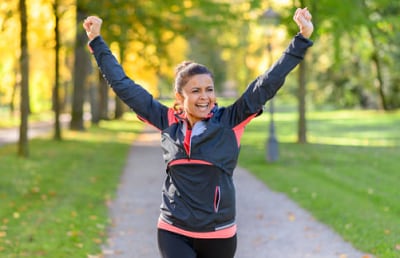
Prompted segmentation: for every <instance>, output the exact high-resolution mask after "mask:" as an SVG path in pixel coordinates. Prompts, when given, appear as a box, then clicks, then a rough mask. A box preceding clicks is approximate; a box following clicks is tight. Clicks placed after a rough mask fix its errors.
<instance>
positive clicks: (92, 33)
mask: <svg viewBox="0 0 400 258" xmlns="http://www.w3.org/2000/svg"><path fill="white" fill-rule="evenodd" d="M102 22H103V20H102V19H100V18H99V17H97V16H89V17H87V18H86V19H85V20H84V21H83V28H84V29H85V30H86V35H87V36H88V38H89V40H92V39H94V38H95V37H97V36H100V30H101V24H102Z"/></svg>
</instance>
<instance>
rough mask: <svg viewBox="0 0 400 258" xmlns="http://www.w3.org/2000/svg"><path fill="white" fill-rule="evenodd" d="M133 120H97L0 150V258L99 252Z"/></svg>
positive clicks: (132, 132)
mask: <svg viewBox="0 0 400 258" xmlns="http://www.w3.org/2000/svg"><path fill="white" fill-rule="evenodd" d="M140 128H141V123H139V122H138V121H137V120H123V121H112V122H102V123H101V124H100V126H99V127H94V128H90V129H89V130H87V131H86V132H71V131H63V136H64V141H61V142H57V141H53V140H51V139H48V138H39V139H34V140H32V141H31V142H30V157H29V158H28V159H22V158H18V157H17V155H16V153H17V150H16V146H15V145H7V146H3V147H1V148H0V257H7V258H12V257H18V258H19V257H30V258H32V257H49V258H50V257H51V258H53V257H57V258H62V257H87V256H88V255H89V254H92V255H95V254H99V253H100V245H101V244H102V243H103V242H104V240H105V234H106V230H107V226H108V225H109V223H110V221H109V219H108V208H107V203H108V202H109V201H110V200H111V199H112V198H113V196H114V193H115V190H116V187H117V185H118V183H119V179H120V175H121V172H122V170H123V166H124V164H125V161H126V157H127V153H128V150H129V148H130V146H131V143H132V141H133V140H134V138H135V136H136V135H137V133H138V132H139V130H140Z"/></svg>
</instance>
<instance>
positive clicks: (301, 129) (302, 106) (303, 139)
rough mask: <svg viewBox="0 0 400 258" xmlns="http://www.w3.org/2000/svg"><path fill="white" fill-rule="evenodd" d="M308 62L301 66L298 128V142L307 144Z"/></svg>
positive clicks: (302, 63)
mask: <svg viewBox="0 0 400 258" xmlns="http://www.w3.org/2000/svg"><path fill="white" fill-rule="evenodd" d="M306 70H307V69H306V62H305V60H303V62H301V63H300V64H299V71H298V72H299V74H298V76H299V77H298V80H299V91H298V101H299V120H298V127H297V130H298V131H297V142H298V143H307V125H306V123H307V121H306V92H307V90H306Z"/></svg>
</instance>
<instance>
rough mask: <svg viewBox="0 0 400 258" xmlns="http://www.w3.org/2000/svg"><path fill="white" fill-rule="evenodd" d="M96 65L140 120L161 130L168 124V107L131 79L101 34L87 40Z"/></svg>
mask: <svg viewBox="0 0 400 258" xmlns="http://www.w3.org/2000/svg"><path fill="white" fill-rule="evenodd" d="M89 48H90V51H91V52H92V53H93V55H94V57H95V59H96V62H97V65H98V67H99V69H100V71H101V73H102V74H103V77H104V79H105V80H106V81H107V83H108V85H110V86H111V88H112V89H113V90H114V92H115V93H116V94H117V96H118V97H119V98H120V99H121V100H122V101H123V102H125V103H126V104H127V105H128V106H129V107H130V108H131V109H132V110H133V111H134V112H135V113H136V114H137V115H138V116H139V117H140V118H141V119H142V120H145V121H146V122H148V123H150V124H152V125H154V126H155V127H157V128H158V129H160V130H162V129H163V128H165V127H166V126H167V125H168V108H167V107H166V106H164V105H162V104H161V103H160V102H158V101H157V100H155V99H154V98H153V96H152V95H151V94H150V93H149V92H147V91H146V90H145V89H144V88H143V87H141V86H140V85H139V84H137V83H135V82H134V81H133V80H131V79H130V78H129V77H128V76H127V75H126V74H125V72H124V70H123V68H122V67H121V65H120V64H119V63H118V61H117V59H116V58H115V57H114V55H113V54H112V53H111V51H110V49H109V48H108V46H107V44H106V43H105V42H104V40H103V38H102V37H101V36H99V37H96V38H94V39H93V40H92V41H90V42H89Z"/></svg>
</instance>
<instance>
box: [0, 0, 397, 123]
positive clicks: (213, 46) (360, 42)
mask: <svg viewBox="0 0 400 258" xmlns="http://www.w3.org/2000/svg"><path fill="white" fill-rule="evenodd" d="M343 3H344V2H340V1H339V2H338V1H334V0H318V1H313V0H280V1H278V0H275V1H272V0H270V1H267V0H253V1H244V0H170V1H163V0H152V1H137V0H124V1H119V0H114V1H105V0H98V1H88V0H51V1H50V0H20V1H17V0H7V1H2V3H1V4H0V37H1V41H0V51H1V53H2V56H1V60H0V81H1V83H0V114H1V116H6V115H7V116H8V115H12V114H16V112H19V111H21V108H22V110H25V111H27V112H29V113H37V112H43V111H48V110H55V111H57V112H58V113H60V114H61V113H70V114H71V116H72V121H71V128H77V129H79V128H81V127H83V123H82V119H83V114H84V113H85V112H90V113H91V117H92V122H94V123H97V122H98V121H99V120H101V119H110V118H118V117H120V116H121V115H122V114H123V112H124V111H125V107H124V106H123V105H122V104H121V103H119V101H117V100H115V97H114V95H113V94H112V93H111V92H109V89H108V87H107V85H105V84H104V81H103V80H102V79H101V76H100V75H99V71H98V69H97V68H96V66H95V64H94V63H93V61H94V59H93V58H92V57H91V56H90V53H89V51H88V48H87V37H86V35H85V33H84V31H83V28H82V21H83V19H84V18H85V17H87V16H88V15H97V16H100V17H101V18H102V19H103V20H104V22H103V29H102V35H103V37H104V38H105V40H106V42H107V43H108V44H109V45H110V47H111V49H112V51H113V52H114V54H115V55H116V56H117V58H118V59H119V61H120V62H121V63H122V65H123V67H124V68H125V70H126V72H127V74H128V75H129V76H130V77H131V78H132V79H134V80H135V81H137V82H138V83H140V84H141V85H143V87H145V88H146V89H148V90H149V91H150V92H151V93H152V94H153V95H154V96H155V97H160V98H170V97H172V96H173V94H172V89H173V87H172V84H173V76H174V67H175V66H176V65H177V64H179V63H180V62H181V61H183V60H187V59H190V60H194V61H196V62H200V63H203V64H205V65H206V66H208V67H209V68H210V69H211V70H212V71H213V72H214V73H215V80H216V87H217V91H218V92H219V96H223V97H235V96H237V95H238V94H239V93H240V92H242V91H243V89H244V88H245V87H246V86H247V84H248V83H249V82H250V81H251V80H252V79H254V78H255V77H256V76H257V75H258V74H260V73H261V72H263V71H265V70H266V69H267V68H268V66H269V65H271V64H272V62H273V60H276V59H277V58H279V56H280V54H281V53H282V52H283V51H284V49H285V48H286V46H287V44H288V43H289V41H290V39H291V38H292V37H293V36H294V35H295V34H296V33H297V26H296V24H295V23H294V21H293V20H292V15H293V13H294V10H295V9H296V8H297V7H308V9H309V10H310V12H311V13H312V15H313V22H314V25H315V31H314V34H313V36H312V40H313V41H314V42H315V45H314V47H313V48H311V49H310V51H309V53H308V55H307V58H306V59H307V60H306V61H305V62H303V63H302V65H301V66H300V67H299V69H298V70H299V71H298V75H293V76H290V77H289V78H288V81H287V83H286V86H285V87H284V89H283V90H282V91H281V92H280V93H279V94H280V97H279V99H280V100H279V101H280V102H282V103H289V104H292V105H293V104H294V103H298V102H299V103H302V104H300V105H301V106H303V109H304V107H307V108H310V109H312V108H319V109H320V108H361V109H380V110H385V111H388V110H393V109H396V108H398V107H399V106H400V93H399V92H400V74H399V73H398V72H397V71H399V66H400V62H399V59H400V50H399V45H400V44H399V42H400V33H399V26H400V20H399V19H398V17H399V12H400V2H398V1H391V0H352V1H346V3H345V4H343ZM21 89H26V90H25V91H24V90H22V91H21ZM21 93H22V94H21ZM282 103H281V105H279V107H278V109H279V108H283V106H284V105H283V104H282ZM21 104H24V105H25V106H24V105H21ZM296 105H297V104H296ZM300 109H301V108H300Z"/></svg>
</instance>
